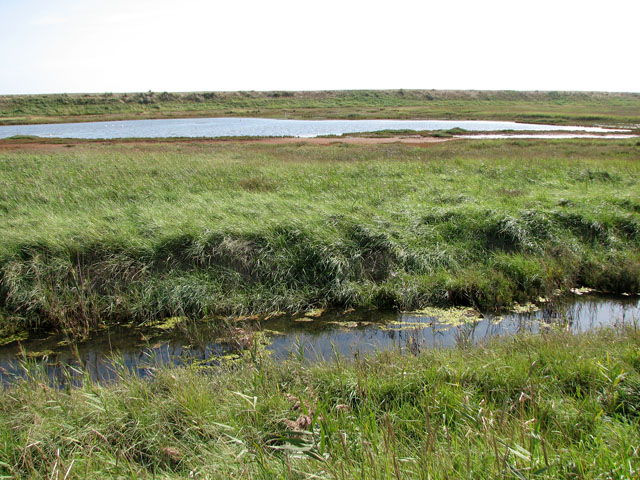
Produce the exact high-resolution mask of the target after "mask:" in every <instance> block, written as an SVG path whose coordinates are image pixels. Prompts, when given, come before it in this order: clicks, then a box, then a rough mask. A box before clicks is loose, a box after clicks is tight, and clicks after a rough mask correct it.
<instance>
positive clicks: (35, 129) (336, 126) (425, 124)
mask: <svg viewBox="0 0 640 480" xmlns="http://www.w3.org/2000/svg"><path fill="white" fill-rule="evenodd" d="M451 128H463V129H465V130H469V131H501V130H519V131H522V130H531V131H545V130H553V131H559V132H560V131H581V132H591V133H598V132H600V133H604V132H624V131H626V130H614V129H605V128H600V127H572V126H559V125H539V124H527V123H515V122H494V121H482V120H279V119H270V118H233V117H227V118H189V119H163V120H126V121H118V122H85V123H58V124H46V125H11V126H0V138H7V137H12V136H14V135H36V136H39V137H59V138H162V137H238V136H249V137H256V136H258V137H259V136H264V137H317V136H319V135H342V134H345V133H355V132H374V131H379V130H415V131H421V130H449V129H451Z"/></svg>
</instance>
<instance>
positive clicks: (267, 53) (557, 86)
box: [0, 0, 640, 94]
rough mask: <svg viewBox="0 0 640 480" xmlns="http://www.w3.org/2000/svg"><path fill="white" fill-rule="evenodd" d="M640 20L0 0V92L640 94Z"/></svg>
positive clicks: (411, 9) (620, 4) (140, 0)
mask: <svg viewBox="0 0 640 480" xmlns="http://www.w3.org/2000/svg"><path fill="white" fill-rule="evenodd" d="M639 22H640V1H639V0H609V1H607V2H603V1H597V2H596V1H590V0H582V1H574V0H553V1H547V0H537V1H529V0H510V1H502V0H486V1H479V0H477V1H466V0H455V1H447V0H440V1H437V2H432V1H429V0H423V1H416V2H414V1H405V0H396V1H388V0H387V1H384V2H378V1H376V0H368V1H360V0H340V1H334V0H323V1H313V0H306V1H305V0H296V1H289V0H272V1H268V0H263V1H247V0H224V1H217V0H216V1H204V0H108V1H107V0H105V1H97V0H0V94H26V93H80V92H87V93H88V92H138V91H149V90H152V91H155V92H163V91H170V92H171V91H176V92H184V91H229V90H325V89H327V90H328V89H387V88H388V89H399V88H404V89H413V88H417V89H432V88H433V89H478V90H494V89H500V90H502V89H507V90H583V91H589V90H597V91H627V92H640V54H639V53H638V52H639V51H640V48H639V47H640V27H639V25H640V23H639Z"/></svg>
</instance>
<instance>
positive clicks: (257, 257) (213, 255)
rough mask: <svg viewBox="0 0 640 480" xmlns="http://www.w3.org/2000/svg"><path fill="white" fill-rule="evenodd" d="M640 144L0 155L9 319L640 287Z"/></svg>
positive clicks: (242, 147)
mask: <svg viewBox="0 0 640 480" xmlns="http://www.w3.org/2000/svg"><path fill="white" fill-rule="evenodd" d="M639 156H640V152H639V150H638V147H637V146H636V145H635V143H634V142H632V141H601V140H594V141H584V140H581V141H551V142H548V141H474V142H466V141H455V142H449V143H446V144H441V145H432V146H429V147H427V148H423V147H415V146H407V145H376V146H354V145H335V146H329V147H322V146H313V145H304V144H299V145H258V144H238V143H225V144H214V145H211V144H209V145H205V144H197V143H188V144H186V143H185V144H181V143H175V142H173V143H168V144H157V143H153V144H148V145H145V144H141V145H140V144H126V143H125V144H122V145H100V144H87V145H78V146H76V147H75V148H74V149H66V148H62V147H60V148H59V149H58V150H56V151H53V152H49V153H42V152H41V153H37V152H35V153H33V152H31V153H29V151H24V152H17V153H0V191H1V192H2V193H1V194H0V211H2V212H3V214H2V216H0V238H2V242H1V243H0V304H1V305H2V309H3V311H4V314H3V315H4V320H5V321H4V324H6V325H22V326H27V327H36V326H45V327H55V328H63V329H69V330H71V331H72V332H75V333H86V332H87V331H89V330H91V329H93V328H96V327H98V326H99V325H101V324H110V323H113V322H130V321H134V322H142V321H145V320H148V319H150V318H158V317H164V316H174V315H189V316H194V317H200V316H206V315H211V314H218V313H222V314H238V313H255V312H269V311H275V310H287V311H295V310H301V309H306V308H311V307H317V306H325V305H340V306H354V307H361V306H375V307H394V308H400V309H412V308H417V307H421V306H425V305H428V304H431V305H450V304H470V305H474V306H476V307H478V308H481V309H485V310H486V309H499V308H502V307H504V306H508V305H510V304H512V303H513V302H514V301H526V300H529V299H535V298H537V297H538V296H540V295H547V294H549V293H551V292H552V291H553V290H555V289H558V288H560V289H565V288H569V287H573V286H578V285H584V286H589V287H594V288H598V289H602V290H606V291H611V292H618V293H622V292H637V291H640V253H639V252H640V250H639V249H638V247H639V246H640V202H639V201H638V199H639V198H640V187H639V184H638V179H639V178H640V164H639V163H638V159H639Z"/></svg>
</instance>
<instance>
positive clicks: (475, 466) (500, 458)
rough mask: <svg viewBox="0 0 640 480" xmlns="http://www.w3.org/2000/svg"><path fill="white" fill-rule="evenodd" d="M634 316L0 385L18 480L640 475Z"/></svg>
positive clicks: (4, 453)
mask: <svg viewBox="0 0 640 480" xmlns="http://www.w3.org/2000/svg"><path fill="white" fill-rule="evenodd" d="M639 344H640V336H639V333H638V330H637V327H636V326H633V325H631V326H627V327H626V328H619V329H608V330H602V331H600V332H597V333H590V334H583V335H572V334H570V333H567V332H552V333H548V334H545V335H543V336H535V337H531V336H529V337H527V336H520V337H515V338H512V339H506V340H505V339H503V340H496V341H493V342H490V343H488V344H486V345H482V346H478V347H471V348H460V349H454V350H428V351H425V352H422V353H419V354H417V355H411V354H400V353H398V352H384V353H379V354H377V355H371V356H367V357H361V358H357V359H356V360H355V361H350V362H346V361H344V360H341V359H338V360H337V361H335V362H331V363H326V364H325V363H323V364H315V365H309V364H308V363H306V362H305V361H304V360H303V359H292V360H289V361H286V362H282V363H276V362H273V361H272V360H270V359H269V358H268V357H263V356H260V355H254V356H247V357H245V359H244V360H240V361H238V362H235V363H233V364H231V365H228V366H220V367H216V368H214V369H207V368H204V369H203V368H199V367H190V368H189V367H187V368H172V369H160V370H158V371H156V372H155V377H154V379H153V381H149V380H143V379H140V378H138V377H136V376H134V375H132V374H129V373H127V371H126V369H124V368H123V369H122V371H121V372H120V374H119V378H118V382H116V383H113V384H111V385H98V384H96V383H93V382H92V381H91V380H90V379H89V378H87V380H86V381H85V382H84V383H83V385H82V386H81V387H79V388H71V389H64V388H55V387H53V388H52V387H51V386H50V382H49V381H50V379H49V377H48V376H47V375H46V374H43V371H42V370H40V369H39V368H38V367H36V366H35V365H34V364H33V363H32V362H30V361H25V363H24V369H25V372H26V373H27V377H28V378H27V379H26V380H24V381H22V382H18V383H16V384H15V385H13V386H11V387H10V388H9V389H8V390H6V391H5V393H4V394H3V395H0V437H1V438H2V439H3V441H2V442H0V472H1V473H2V474H3V475H5V476H7V477H12V478H67V479H74V478H107V477H109V478H121V477H126V478H198V479H205V478H339V479H348V478H377V479H386V478H394V479H402V478H425V479H441V478H442V479H448V478H469V479H471V478H473V479H477V478H483V479H495V478H510V479H511V478H512V479H526V478H539V479H557V478H567V479H600V478H621V479H632V478H638V475H639V474H640V429H639V428H638V418H639V417H638V414H639V410H638V408H639V405H640V361H639V359H640V350H639V348H638V345H639Z"/></svg>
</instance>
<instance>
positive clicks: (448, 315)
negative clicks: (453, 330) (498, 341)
mask: <svg viewBox="0 0 640 480" xmlns="http://www.w3.org/2000/svg"><path fill="white" fill-rule="evenodd" d="M405 313H407V314H409V315H411V316H416V317H424V318H432V319H434V320H436V321H437V322H438V323H443V324H446V325H451V326H452V327H457V326H459V325H464V324H467V323H469V322H475V321H477V320H479V319H481V318H483V315H482V313H480V312H479V311H477V310H476V309H474V308H471V307H451V308H437V307H427V308H423V309H421V310H415V311H412V312H405ZM405 323H406V322H405Z"/></svg>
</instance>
